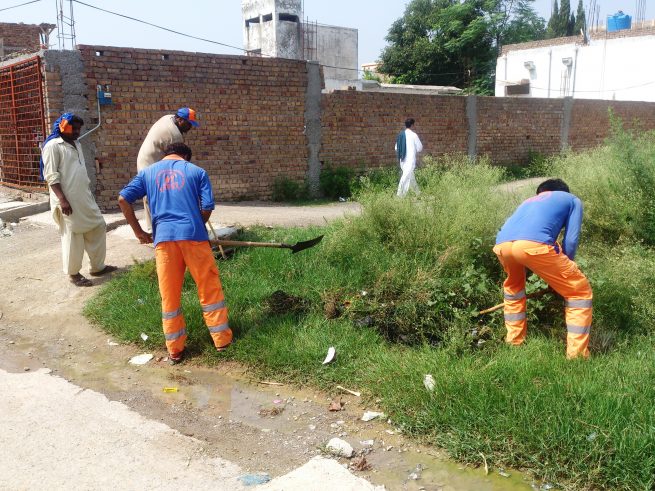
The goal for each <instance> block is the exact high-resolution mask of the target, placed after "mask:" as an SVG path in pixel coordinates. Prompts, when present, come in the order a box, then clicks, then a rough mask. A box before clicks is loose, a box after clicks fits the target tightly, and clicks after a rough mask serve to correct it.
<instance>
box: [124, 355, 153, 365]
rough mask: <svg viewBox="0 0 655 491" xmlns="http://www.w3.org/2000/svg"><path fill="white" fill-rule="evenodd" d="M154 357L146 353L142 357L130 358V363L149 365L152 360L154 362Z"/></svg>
mask: <svg viewBox="0 0 655 491" xmlns="http://www.w3.org/2000/svg"><path fill="white" fill-rule="evenodd" d="M152 358H153V355H151V354H150V353H144V354H142V355H136V356H133V357H132V358H130V363H131V364H132V365H145V364H146V363H148V362H149V361H150V360H152Z"/></svg>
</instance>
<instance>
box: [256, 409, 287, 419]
mask: <svg viewBox="0 0 655 491" xmlns="http://www.w3.org/2000/svg"><path fill="white" fill-rule="evenodd" d="M283 412H284V406H275V407H263V408H261V409H260V410H259V415H260V416H261V417H262V418H266V417H268V416H277V415H278V414H282V413H283Z"/></svg>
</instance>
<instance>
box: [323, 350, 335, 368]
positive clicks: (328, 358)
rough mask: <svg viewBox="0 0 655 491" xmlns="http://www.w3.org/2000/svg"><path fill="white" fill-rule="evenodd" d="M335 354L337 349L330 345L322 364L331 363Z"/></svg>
mask: <svg viewBox="0 0 655 491" xmlns="http://www.w3.org/2000/svg"><path fill="white" fill-rule="evenodd" d="M336 354H337V350H335V349H334V346H330V348H329V349H328V352H327V356H326V357H325V360H323V365H327V364H328V363H331V362H332V361H333V360H334V357H335V356H336Z"/></svg>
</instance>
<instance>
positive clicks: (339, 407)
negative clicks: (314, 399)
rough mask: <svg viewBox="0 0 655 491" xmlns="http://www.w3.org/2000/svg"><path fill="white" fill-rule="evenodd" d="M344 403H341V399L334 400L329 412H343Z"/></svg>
mask: <svg viewBox="0 0 655 491" xmlns="http://www.w3.org/2000/svg"><path fill="white" fill-rule="evenodd" d="M343 406H344V403H343V402H341V397H339V398H338V399H333V400H332V402H330V407H329V408H328V411H341V410H342V409H343Z"/></svg>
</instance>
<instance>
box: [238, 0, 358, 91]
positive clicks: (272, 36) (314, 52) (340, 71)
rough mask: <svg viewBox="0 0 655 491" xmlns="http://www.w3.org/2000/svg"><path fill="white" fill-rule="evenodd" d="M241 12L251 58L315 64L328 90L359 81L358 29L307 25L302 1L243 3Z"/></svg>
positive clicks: (279, 0) (247, 0) (245, 45)
mask: <svg viewBox="0 0 655 491" xmlns="http://www.w3.org/2000/svg"><path fill="white" fill-rule="evenodd" d="M241 11H242V14H243V44H244V47H245V49H246V52H247V53H248V54H249V55H251V56H273V57H278V58H289V59H293V60H309V61H316V62H318V63H320V64H321V65H322V66H323V73H324V76H325V81H326V86H327V85H330V84H332V85H341V84H344V83H346V84H347V83H348V82H349V81H352V80H356V79H357V78H359V77H358V72H359V70H358V68H359V67H358V47H359V34H358V30H357V29H352V28H349V27H337V26H329V25H325V24H319V23H318V22H308V21H304V20H303V15H304V13H303V2H302V0H242V1H241Z"/></svg>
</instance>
